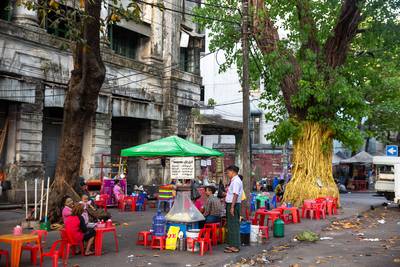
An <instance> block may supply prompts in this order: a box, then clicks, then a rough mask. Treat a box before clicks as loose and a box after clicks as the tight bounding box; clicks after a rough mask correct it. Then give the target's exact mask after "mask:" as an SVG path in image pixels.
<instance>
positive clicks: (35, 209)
mask: <svg viewBox="0 0 400 267" xmlns="http://www.w3.org/2000/svg"><path fill="white" fill-rule="evenodd" d="M37 180H38V179H37V178H35V205H34V219H35V220H36V218H37V184H38V183H37V182H38V181H37Z"/></svg>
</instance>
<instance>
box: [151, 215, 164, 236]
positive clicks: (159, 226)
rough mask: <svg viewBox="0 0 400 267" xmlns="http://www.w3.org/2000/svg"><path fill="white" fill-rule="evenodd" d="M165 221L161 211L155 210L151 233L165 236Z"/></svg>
mask: <svg viewBox="0 0 400 267" xmlns="http://www.w3.org/2000/svg"><path fill="white" fill-rule="evenodd" d="M166 223H167V221H166V220H165V216H164V215H162V214H161V211H157V214H156V215H155V216H154V217H153V235H155V236H165V226H166Z"/></svg>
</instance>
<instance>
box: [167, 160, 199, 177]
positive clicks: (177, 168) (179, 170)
mask: <svg viewBox="0 0 400 267" xmlns="http://www.w3.org/2000/svg"><path fill="white" fill-rule="evenodd" d="M169 163H170V175H171V179H194V157H179V158H178V157H176V158H170V161H169Z"/></svg>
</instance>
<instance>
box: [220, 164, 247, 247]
mask: <svg viewBox="0 0 400 267" xmlns="http://www.w3.org/2000/svg"><path fill="white" fill-rule="evenodd" d="M225 172H226V174H227V175H228V177H229V179H230V184H229V188H228V191H227V192H226V197H225V202H226V224H227V228H228V235H227V241H228V242H227V243H228V245H229V246H228V247H226V248H225V250H224V252H225V253H237V252H239V251H240V221H239V220H240V202H241V201H242V194H243V183H242V180H241V179H240V178H239V176H238V172H239V168H238V167H237V166H235V165H232V166H229V167H228V168H226V170H225Z"/></svg>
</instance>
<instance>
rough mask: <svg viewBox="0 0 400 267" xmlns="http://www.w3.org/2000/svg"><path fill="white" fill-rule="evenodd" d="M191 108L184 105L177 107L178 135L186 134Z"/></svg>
mask: <svg viewBox="0 0 400 267" xmlns="http://www.w3.org/2000/svg"><path fill="white" fill-rule="evenodd" d="M191 110H192V109H191V108H190V107H186V106H179V107H178V135H179V136H187V135H188V129H189V126H190V118H191V116H190V114H191Z"/></svg>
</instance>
